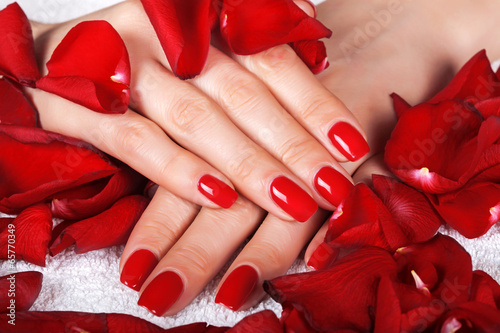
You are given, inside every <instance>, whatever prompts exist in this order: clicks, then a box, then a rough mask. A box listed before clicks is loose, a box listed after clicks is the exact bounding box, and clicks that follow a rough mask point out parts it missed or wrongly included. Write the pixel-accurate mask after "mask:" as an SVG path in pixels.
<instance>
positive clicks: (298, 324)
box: [280, 308, 317, 333]
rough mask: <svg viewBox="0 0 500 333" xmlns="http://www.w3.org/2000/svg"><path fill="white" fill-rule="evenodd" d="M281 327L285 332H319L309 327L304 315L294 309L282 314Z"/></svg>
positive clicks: (288, 309)
mask: <svg viewBox="0 0 500 333" xmlns="http://www.w3.org/2000/svg"><path fill="white" fill-rule="evenodd" d="M280 322H281V325H282V326H283V330H284V331H285V332H300V333H316V332H317V331H316V330H315V329H313V328H312V327H311V326H309V323H308V322H307V320H306V319H305V318H304V316H303V314H302V313H300V312H299V311H297V310H295V309H294V308H286V309H284V310H283V312H282V313H281V319H280Z"/></svg>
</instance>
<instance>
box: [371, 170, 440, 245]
mask: <svg viewBox="0 0 500 333" xmlns="http://www.w3.org/2000/svg"><path fill="white" fill-rule="evenodd" d="M373 186H374V188H375V192H376V193H377V195H378V196H379V197H380V198H381V199H382V201H383V203H384V205H385V206H386V207H387V209H388V210H389V212H390V214H391V216H392V218H393V219H394V222H395V223H396V224H398V225H399V227H400V228H401V229H402V230H403V233H404V234H405V235H406V237H408V240H409V241H410V243H421V242H425V241H427V240H429V239H431V238H432V237H434V235H435V234H436V232H437V230H438V229H439V227H440V226H441V224H442V219H441V218H440V217H439V215H438V214H437V212H436V211H435V210H434V209H433V207H432V205H431V203H430V202H429V201H428V200H427V198H426V197H425V195H424V194H422V193H421V192H418V191H416V190H415V189H413V188H411V187H409V186H406V185H405V184H403V183H401V182H399V181H397V180H395V179H394V178H390V177H384V176H379V175H373Z"/></svg>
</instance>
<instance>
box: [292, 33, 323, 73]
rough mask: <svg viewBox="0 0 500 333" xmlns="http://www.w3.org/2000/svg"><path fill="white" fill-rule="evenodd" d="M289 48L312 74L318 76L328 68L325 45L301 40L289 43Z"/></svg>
mask: <svg viewBox="0 0 500 333" xmlns="http://www.w3.org/2000/svg"><path fill="white" fill-rule="evenodd" d="M290 46H291V47H292V49H293V50H294V51H295V53H297V55H298V56H299V58H300V59H302V61H303V62H304V63H305V64H306V65H307V67H309V69H310V70H311V72H313V74H319V73H321V72H322V71H324V70H325V69H327V68H328V66H330V63H329V62H328V58H327V57H326V47H325V43H323V42H321V41H317V40H301V41H297V42H292V43H290Z"/></svg>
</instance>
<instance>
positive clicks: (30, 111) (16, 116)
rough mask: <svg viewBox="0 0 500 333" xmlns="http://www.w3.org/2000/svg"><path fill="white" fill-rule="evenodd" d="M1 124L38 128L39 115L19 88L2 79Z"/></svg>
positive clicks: (0, 93)
mask: <svg viewBox="0 0 500 333" xmlns="http://www.w3.org/2000/svg"><path fill="white" fill-rule="evenodd" d="M0 124H4V125H20V126H28V127H36V126H37V124H38V114H37V112H36V110H35V109H34V108H33V106H32V105H31V103H30V102H28V100H27V99H26V97H25V96H24V93H23V92H22V91H21V89H20V88H19V87H17V86H16V85H15V84H13V83H12V81H10V80H6V79H5V78H3V79H2V78H0Z"/></svg>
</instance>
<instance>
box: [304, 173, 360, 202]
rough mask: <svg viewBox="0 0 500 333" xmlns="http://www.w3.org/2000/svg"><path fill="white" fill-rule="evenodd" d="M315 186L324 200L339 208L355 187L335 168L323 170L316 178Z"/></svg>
mask: <svg viewBox="0 0 500 333" xmlns="http://www.w3.org/2000/svg"><path fill="white" fill-rule="evenodd" d="M314 186H315V187H316V190H318V192H319V193H320V194H321V196H322V197H323V198H325V199H326V200H328V202H330V203H331V204H332V205H334V206H338V205H340V203H341V202H342V201H343V200H344V199H345V198H346V197H347V195H348V194H349V192H350V191H351V189H352V188H353V187H354V185H352V183H351V182H350V181H349V180H348V179H347V178H346V177H345V176H344V175H343V174H341V173H340V172H338V171H337V170H335V169H334V168H330V167H324V168H321V169H320V170H319V171H318V173H316V176H314Z"/></svg>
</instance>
